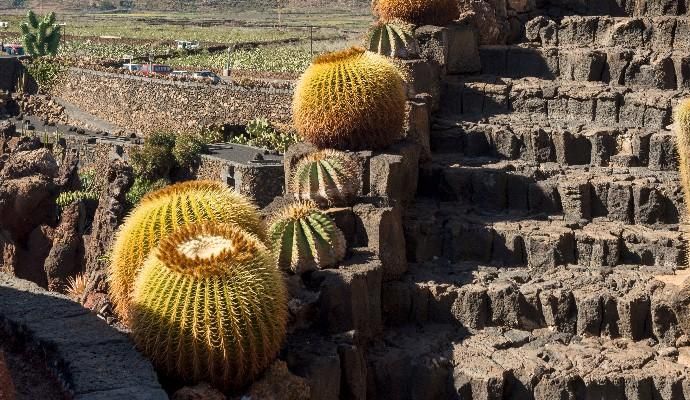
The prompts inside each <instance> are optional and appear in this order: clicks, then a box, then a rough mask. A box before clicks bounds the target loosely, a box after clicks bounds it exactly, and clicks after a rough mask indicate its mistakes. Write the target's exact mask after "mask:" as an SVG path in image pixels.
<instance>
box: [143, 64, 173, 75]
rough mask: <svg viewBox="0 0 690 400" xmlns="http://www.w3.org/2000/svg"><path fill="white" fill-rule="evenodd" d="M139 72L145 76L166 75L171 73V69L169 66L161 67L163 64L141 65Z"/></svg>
mask: <svg viewBox="0 0 690 400" xmlns="http://www.w3.org/2000/svg"><path fill="white" fill-rule="evenodd" d="M140 71H141V72H143V73H145V74H147V75H150V74H163V75H168V74H170V73H171V72H173V69H172V67H171V66H169V65H163V64H142V65H141V70H140Z"/></svg>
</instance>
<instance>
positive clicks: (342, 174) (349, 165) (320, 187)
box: [291, 150, 362, 207]
mask: <svg viewBox="0 0 690 400" xmlns="http://www.w3.org/2000/svg"><path fill="white" fill-rule="evenodd" d="M361 180H362V168H361V166H360V165H359V162H358V161H357V159H355V158H354V157H353V156H351V155H349V154H347V153H343V152H342V151H336V150H322V151H317V152H314V153H311V154H309V155H307V156H305V157H304V158H302V159H301V160H300V161H299V162H298V163H297V166H296V167H295V173H294V175H293V176H292V182H291V185H292V191H293V193H294V194H295V196H296V197H297V198H298V199H301V200H311V201H314V202H315V203H317V204H318V205H319V206H322V207H347V206H351V205H352V203H353V202H354V200H355V199H356V198H357V195H358V192H359V189H360V182H361Z"/></svg>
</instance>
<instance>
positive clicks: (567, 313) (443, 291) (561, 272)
mask: <svg viewBox="0 0 690 400" xmlns="http://www.w3.org/2000/svg"><path fill="white" fill-rule="evenodd" d="M659 274H661V275H659ZM657 276H658V278H657ZM688 276H690V271H687V270H681V271H677V272H676V273H673V272H671V273H669V269H666V268H660V269H658V270H656V269H655V268H654V267H633V266H630V267H625V266H622V267H618V268H615V269H611V268H602V267H599V266H593V267H581V266H558V267H555V268H553V269H549V270H547V271H543V272H538V273H535V271H533V270H531V269H528V268H509V269H502V268H498V269H497V268H494V267H482V266H477V264H474V263H460V264H450V263H447V262H441V261H438V262H429V263H424V264H415V265H412V266H411V267H410V270H409V271H408V273H407V274H406V276H405V279H403V280H401V281H392V282H386V283H384V286H383V289H382V301H383V315H384V316H385V319H386V323H387V325H389V326H398V325H400V324H406V323H410V322H414V323H419V324H423V323H458V324H460V325H461V326H463V327H466V328H469V329H483V328H485V327H490V326H494V327H508V328H514V329H523V330H529V331H532V330H536V329H541V328H549V329H551V330H553V331H557V332H563V333H568V334H577V335H583V336H606V337H612V338H618V337H623V338H628V339H632V340H643V339H648V338H653V339H654V340H656V341H658V342H663V343H667V344H675V343H676V340H678V338H680V337H681V336H682V335H683V334H684V332H683V329H682V328H681V326H679V324H678V318H677V315H676V313H675V311H674V295H675V294H676V293H677V292H678V291H679V290H680V286H679V285H680V284H681V283H682V281H683V279H685V278H687V277H688Z"/></svg>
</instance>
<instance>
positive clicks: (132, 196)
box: [125, 176, 170, 208]
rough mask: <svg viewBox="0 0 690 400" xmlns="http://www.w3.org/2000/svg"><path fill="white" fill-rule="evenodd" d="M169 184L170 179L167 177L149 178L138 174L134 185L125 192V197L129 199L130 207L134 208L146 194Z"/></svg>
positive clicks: (128, 204)
mask: <svg viewBox="0 0 690 400" xmlns="http://www.w3.org/2000/svg"><path fill="white" fill-rule="evenodd" d="M169 184H170V181H168V180H167V179H157V180H148V179H146V178H143V177H141V176H137V177H136V178H134V183H133V184H132V187H131V188H129V190H128V191H127V193H126V194H125V198H126V199H127V206H128V207H129V208H134V207H135V206H136V205H137V204H139V202H140V201H141V199H143V198H144V196H146V195H147V194H149V193H151V192H154V191H156V190H160V189H163V188H164V187H166V186H168V185H169Z"/></svg>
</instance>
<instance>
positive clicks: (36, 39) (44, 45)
mask: <svg viewBox="0 0 690 400" xmlns="http://www.w3.org/2000/svg"><path fill="white" fill-rule="evenodd" d="M55 19H56V18H55V13H54V12H51V13H49V14H47V15H46V16H45V17H43V19H42V20H39V19H38V17H37V16H36V14H35V13H34V12H33V11H31V10H29V12H28V13H27V14H26V21H25V22H23V23H22V24H21V25H20V29H21V31H22V40H23V42H24V47H26V51H27V53H29V54H30V55H32V56H46V55H56V54H57V52H58V47H59V45H60V37H61V35H60V25H57V24H56V23H55Z"/></svg>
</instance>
